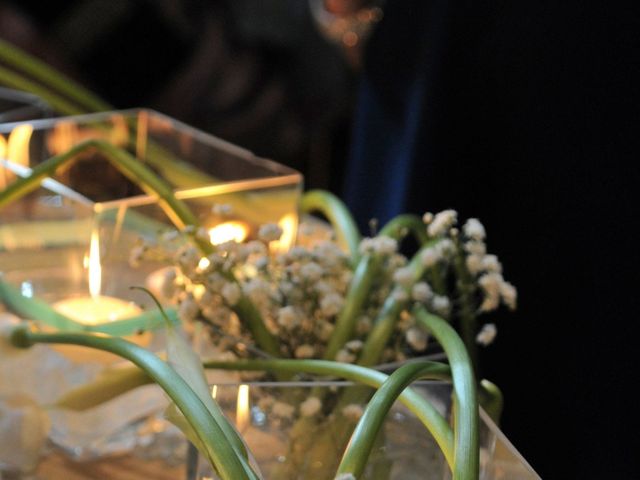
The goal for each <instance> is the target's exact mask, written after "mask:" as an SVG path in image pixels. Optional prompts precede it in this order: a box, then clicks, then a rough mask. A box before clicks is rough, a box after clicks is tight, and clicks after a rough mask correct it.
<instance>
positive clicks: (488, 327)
mask: <svg viewBox="0 0 640 480" xmlns="http://www.w3.org/2000/svg"><path fill="white" fill-rule="evenodd" d="M497 334H498V329H497V328H496V326H495V325H494V324H493V323H487V324H485V325H483V326H482V329H481V330H480V332H479V333H478V335H477V336H476V342H477V343H478V344H480V345H482V346H485V347H486V346H487V345H489V344H491V343H492V342H493V340H494V339H495V338H496V335H497Z"/></svg>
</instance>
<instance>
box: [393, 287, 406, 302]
mask: <svg viewBox="0 0 640 480" xmlns="http://www.w3.org/2000/svg"><path fill="white" fill-rule="evenodd" d="M391 295H392V296H393V299H394V300H395V301H396V302H406V301H407V300H409V294H408V293H407V291H406V290H405V289H404V288H401V287H397V288H395V289H394V290H393V292H392V293H391Z"/></svg>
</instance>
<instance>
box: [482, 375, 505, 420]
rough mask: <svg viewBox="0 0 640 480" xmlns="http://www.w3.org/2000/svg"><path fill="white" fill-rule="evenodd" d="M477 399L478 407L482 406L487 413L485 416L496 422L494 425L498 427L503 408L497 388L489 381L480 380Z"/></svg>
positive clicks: (502, 401) (499, 391)
mask: <svg viewBox="0 0 640 480" xmlns="http://www.w3.org/2000/svg"><path fill="white" fill-rule="evenodd" d="M478 398H479V399H480V405H482V408H484V411H485V412H487V415H489V416H490V417H491V419H492V420H493V421H494V422H496V425H500V417H501V416H502V409H503V407H504V396H503V395H502V391H501V390H500V389H499V388H498V386H497V385H496V384H495V383H492V382H490V381H489V380H486V379H482V380H480V389H479V390H478Z"/></svg>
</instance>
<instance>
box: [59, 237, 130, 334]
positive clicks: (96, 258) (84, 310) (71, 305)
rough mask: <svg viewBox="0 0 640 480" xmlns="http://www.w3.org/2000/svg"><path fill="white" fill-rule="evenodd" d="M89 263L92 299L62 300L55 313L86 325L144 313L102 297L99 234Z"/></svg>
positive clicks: (92, 246)
mask: <svg viewBox="0 0 640 480" xmlns="http://www.w3.org/2000/svg"><path fill="white" fill-rule="evenodd" d="M87 263H88V265H87V266H88V269H89V293H90V294H91V296H90V297H73V298H66V299H64V300H60V301H59V302H56V303H54V304H53V308H54V309H55V310H57V311H58V312H60V313H62V314H63V315H66V316H67V317H69V318H71V319H72V320H75V321H76V322H78V323H82V324H83V325H100V324H102V323H106V322H114V321H116V320H120V319H123V318H130V317H133V316H136V315H139V314H140V313H142V310H141V309H140V308H139V307H138V306H137V305H135V304H134V303H132V302H127V301H125V300H121V299H119V298H114V297H107V296H105V295H100V290H101V288H102V266H101V265H100V244H99V239H98V232H97V231H96V230H94V231H93V232H92V233H91V243H90V246H89V258H88V262H87Z"/></svg>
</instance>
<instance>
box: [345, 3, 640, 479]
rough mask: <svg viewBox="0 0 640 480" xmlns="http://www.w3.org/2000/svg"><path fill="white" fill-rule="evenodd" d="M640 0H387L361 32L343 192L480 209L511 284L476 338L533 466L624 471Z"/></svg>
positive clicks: (630, 371) (631, 467)
mask: <svg viewBox="0 0 640 480" xmlns="http://www.w3.org/2000/svg"><path fill="white" fill-rule="evenodd" d="M638 13H639V12H638V8H637V7H635V6H634V8H633V9H629V8H624V7H623V6H621V5H618V4H617V3H616V2H613V3H611V2H609V3H605V2H602V5H598V4H597V2H577V1H576V2H513V1H508V0H503V1H479V2H478V1H476V2H469V1H466V2H464V1H463V2H450V1H446V0H429V1H423V0H416V1H410V0H389V1H388V2H387V3H386V6H385V17H384V19H383V20H382V21H381V23H380V24H379V27H378V29H377V30H376V32H375V33H374V35H373V36H372V38H371V40H370V43H369V44H368V47H367V52H366V57H365V66H364V73H363V78H362V82H361V86H360V87H361V88H360V96H359V99H358V106H357V110H356V113H357V118H356V122H355V128H354V133H353V139H354V143H353V147H352V150H351V157H350V161H349V164H348V166H347V175H346V179H345V180H346V181H345V187H344V197H345V199H346V201H347V203H348V204H349V206H350V207H351V208H352V209H353V210H354V212H355V213H356V215H357V217H358V221H359V222H360V223H361V225H362V227H363V228H366V227H365V226H366V224H367V221H368V220H369V219H370V218H372V217H376V218H378V219H379V220H380V223H381V224H384V222H385V221H386V220H388V219H389V218H391V217H392V216H394V215H396V214H398V213H401V212H406V211H410V212H414V213H422V212H424V211H426V210H429V211H433V212H435V211H438V210H441V209H444V208H455V209H457V210H458V211H459V212H460V213H461V217H462V218H467V217H469V216H474V217H476V216H477V217H479V218H480V219H481V220H482V221H483V223H484V224H485V226H486V227H487V231H488V245H489V249H490V251H491V252H492V253H496V254H498V255H499V257H500V258H501V260H502V261H503V263H504V265H505V277H506V278H507V279H508V280H510V281H512V282H513V283H514V284H515V285H516V286H517V287H518V288H519V294H520V306H519V310H518V312H517V313H516V314H515V315H503V316H501V317H500V318H499V319H498V337H497V341H496V344H495V345H492V346H491V347H490V348H488V349H487V350H486V351H484V352H482V355H483V356H482V360H483V361H482V371H483V372H484V375H485V377H486V378H489V379H491V380H493V381H495V382H496V383H497V384H498V385H499V386H500V387H502V388H503V390H504V393H505V398H506V410H505V414H504V422H503V428H504V430H505V431H506V433H507V435H508V436H509V437H510V438H511V439H512V440H513V441H514V443H515V445H516V447H518V448H519V449H520V450H521V451H522V453H523V454H524V456H525V457H526V458H527V459H529V460H530V462H531V463H532V465H533V466H534V468H536V469H537V470H538V471H539V473H540V474H541V475H542V476H543V478H632V477H634V476H636V475H637V472H638V471H639V465H638V457H637V455H636V454H635V453H634V452H633V450H634V449H633V447H632V446H631V445H632V443H628V442H630V441H631V439H632V438H634V437H635V434H634V428H635V425H633V421H637V415H630V414H629V412H630V411H631V410H632V409H633V408H634V406H635V405H634V402H633V400H632V398H631V396H630V390H629V389H630V386H631V385H632V384H633V381H634V380H635V379H636V378H637V377H638V374H637V369H636V367H635V366H636V365H637V364H638V363H639V362H638V358H639V357H638V356H637V355H638V353H637V352H638V348H637V347H636V345H637V342H638V333H639V332H640V328H638V320H637V319H636V317H637V315H638V312H639V311H640V310H639V308H638V307H639V305H638V293H637V288H638V287H637V285H640V281H639V280H640V278H639V275H638V265H639V263H640V262H639V261H638V260H639V255H638V245H637V241H636V237H635V234H633V233H631V232H632V228H633V227H635V226H637V225H636V224H637V223H638V214H639V213H640V212H639V208H638V206H639V205H640V202H639V201H638V195H637V190H638V185H640V184H639V183H638V180H640V175H639V169H638V166H637V164H638V158H639V157H640V148H639V146H640V145H639V142H638V137H639V136H640V122H639V120H640V113H639V107H638V105H639V101H640V95H639V92H638V85H640V61H639V53H640V48H639V45H638V33H637V32H638V31H640V30H639V28H638V27H639V26H640V22H638V20H639V15H638Z"/></svg>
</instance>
